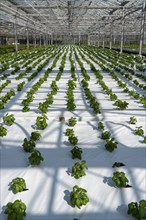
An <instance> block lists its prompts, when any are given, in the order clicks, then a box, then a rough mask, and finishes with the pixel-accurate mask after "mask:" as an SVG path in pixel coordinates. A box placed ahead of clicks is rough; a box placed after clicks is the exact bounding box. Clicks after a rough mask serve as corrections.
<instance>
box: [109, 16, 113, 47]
mask: <svg viewBox="0 0 146 220" xmlns="http://www.w3.org/2000/svg"><path fill="white" fill-rule="evenodd" d="M112 40H113V21H112V20H111V23H110V50H111V49H112Z"/></svg>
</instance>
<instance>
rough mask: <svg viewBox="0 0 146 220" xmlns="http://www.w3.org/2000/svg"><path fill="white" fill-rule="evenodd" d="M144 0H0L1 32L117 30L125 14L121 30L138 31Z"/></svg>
mask: <svg viewBox="0 0 146 220" xmlns="http://www.w3.org/2000/svg"><path fill="white" fill-rule="evenodd" d="M143 2H144V1H143V0H69V1H67V0H1V1H0V33H1V35H11V34H13V32H14V31H13V27H14V24H15V23H16V24H17V25H18V27H19V28H18V33H19V34H22V35H24V34H25V31H26V28H28V29H30V30H31V33H33V32H36V33H38V34H39V33H42V34H44V33H46V34H56V35H59V34H61V35H66V34H81V35H82V34H96V33H99V32H100V33H105V34H106V33H109V32H110V29H111V26H112V29H113V32H115V33H117V34H120V32H121V24H122V20H123V17H124V31H125V32H126V33H127V34H128V33H129V34H132V33H139V32H140V27H141V19H142V7H143Z"/></svg>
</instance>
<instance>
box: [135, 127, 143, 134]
mask: <svg viewBox="0 0 146 220" xmlns="http://www.w3.org/2000/svg"><path fill="white" fill-rule="evenodd" d="M135 134H136V135H139V136H142V135H143V134H144V131H143V129H142V126H139V127H136V129H135Z"/></svg>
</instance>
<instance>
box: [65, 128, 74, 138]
mask: <svg viewBox="0 0 146 220" xmlns="http://www.w3.org/2000/svg"><path fill="white" fill-rule="evenodd" d="M65 135H66V136H74V130H73V129H71V128H67V129H66V132H65Z"/></svg>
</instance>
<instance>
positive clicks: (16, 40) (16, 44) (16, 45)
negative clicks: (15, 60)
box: [14, 17, 18, 53]
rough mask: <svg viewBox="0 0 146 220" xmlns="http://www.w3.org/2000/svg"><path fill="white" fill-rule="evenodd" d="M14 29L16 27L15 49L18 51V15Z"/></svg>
mask: <svg viewBox="0 0 146 220" xmlns="http://www.w3.org/2000/svg"><path fill="white" fill-rule="evenodd" d="M14 29H15V51H16V53H17V52H18V35H17V18H16V17H15V25H14Z"/></svg>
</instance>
